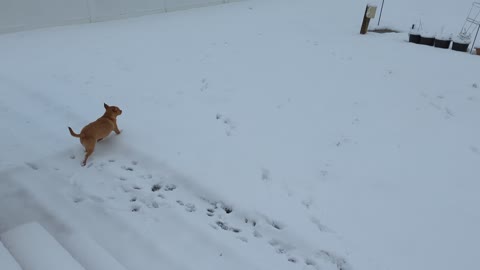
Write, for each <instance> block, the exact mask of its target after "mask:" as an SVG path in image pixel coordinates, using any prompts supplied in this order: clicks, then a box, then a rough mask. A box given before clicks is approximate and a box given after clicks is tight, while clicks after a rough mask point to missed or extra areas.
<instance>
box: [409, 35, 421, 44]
mask: <svg viewBox="0 0 480 270" xmlns="http://www.w3.org/2000/svg"><path fill="white" fill-rule="evenodd" d="M408 42H412V43H417V44H418V43H420V35H419V34H409V37H408Z"/></svg>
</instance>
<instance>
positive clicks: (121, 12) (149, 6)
mask: <svg viewBox="0 0 480 270" xmlns="http://www.w3.org/2000/svg"><path fill="white" fill-rule="evenodd" d="M233 1H235V0H42V1H39V0H0V33H6V32H15V31H22V30H28V29H34V28H41V27H48V26H58V25H66V24H75V23H88V22H98V21H106V20H112V19H118V18H125V17H132V16H139V15H145V14H152V13H160V12H168V11H173V10H179V9H187V8H193V7H200V6H207V5H214V4H221V3H227V2H233Z"/></svg>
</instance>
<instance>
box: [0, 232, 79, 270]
mask: <svg viewBox="0 0 480 270" xmlns="http://www.w3.org/2000/svg"><path fill="white" fill-rule="evenodd" d="M0 241H1V242H3V244H4V245H5V247H6V248H7V249H8V250H9V251H10V253H11V254H12V255H13V257H14V258H15V259H16V260H17V262H18V264H19V265H20V266H21V267H22V269H23V270H85V269H84V268H83V267H82V266H81V265H80V264H79V263H78V262H77V261H76V260H75V259H74V258H73V257H72V256H71V255H70V254H69V253H68V252H67V251H66V250H65V249H64V248H63V247H62V246H61V245H60V244H59V243H58V242H57V241H56V240H55V239H54V238H53V237H52V236H51V235H50V234H49V233H48V232H47V231H46V230H45V229H44V228H43V227H42V226H41V225H40V224H38V223H27V224H24V225H21V226H18V227H15V228H13V229H11V230H10V231H7V232H5V233H3V234H1V235H0ZM2 269H3V268H2Z"/></svg>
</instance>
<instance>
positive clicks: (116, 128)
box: [113, 123, 121, 135]
mask: <svg viewBox="0 0 480 270" xmlns="http://www.w3.org/2000/svg"><path fill="white" fill-rule="evenodd" d="M113 131H114V132H115V133H116V134H117V135H118V134H120V133H121V131H120V130H119V129H118V126H117V123H115V128H114V129H113Z"/></svg>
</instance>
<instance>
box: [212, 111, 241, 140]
mask: <svg viewBox="0 0 480 270" xmlns="http://www.w3.org/2000/svg"><path fill="white" fill-rule="evenodd" d="M215 118H216V119H217V120H219V121H222V123H223V124H224V125H225V126H226V128H225V134H226V135H227V136H231V135H232V133H233V131H234V130H235V129H236V126H235V124H234V123H233V121H232V120H231V119H230V118H229V117H225V116H223V115H222V114H219V113H217V115H216V117H215Z"/></svg>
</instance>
